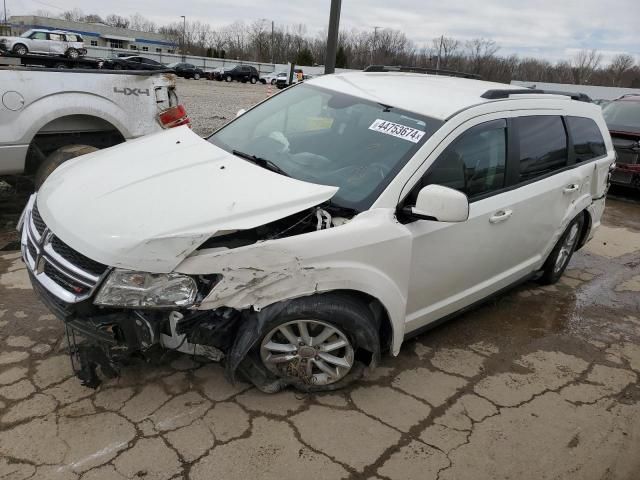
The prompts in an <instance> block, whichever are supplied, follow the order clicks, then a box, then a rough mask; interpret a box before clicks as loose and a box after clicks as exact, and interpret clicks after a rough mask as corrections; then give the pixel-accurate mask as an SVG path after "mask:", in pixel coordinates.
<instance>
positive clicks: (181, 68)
mask: <svg viewBox="0 0 640 480" xmlns="http://www.w3.org/2000/svg"><path fill="white" fill-rule="evenodd" d="M167 68H170V69H171V70H173V71H174V72H175V74H176V75H178V76H179V77H182V78H193V79H194V80H200V77H202V76H204V70H202V69H201V68H200V67H196V66H195V65H192V64H191V63H182V62H177V63H170V64H169V65H167Z"/></svg>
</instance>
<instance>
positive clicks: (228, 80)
mask: <svg viewBox="0 0 640 480" xmlns="http://www.w3.org/2000/svg"><path fill="white" fill-rule="evenodd" d="M225 81H227V82H232V81H233V78H231V75H227V76H226V77H225Z"/></svg>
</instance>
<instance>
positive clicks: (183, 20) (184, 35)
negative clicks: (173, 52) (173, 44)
mask: <svg viewBox="0 0 640 480" xmlns="http://www.w3.org/2000/svg"><path fill="white" fill-rule="evenodd" d="M180 17H182V61H183V62H184V61H185V59H186V52H185V43H184V40H185V37H186V34H187V17H185V16H184V15H180Z"/></svg>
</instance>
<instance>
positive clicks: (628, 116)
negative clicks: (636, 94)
mask: <svg viewBox="0 0 640 480" xmlns="http://www.w3.org/2000/svg"><path fill="white" fill-rule="evenodd" d="M602 114H603V115H604V120H605V122H607V127H609V130H617V131H621V132H640V102H636V101H619V102H611V103H609V104H608V105H606V106H605V107H603V108H602Z"/></svg>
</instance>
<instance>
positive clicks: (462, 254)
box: [406, 119, 531, 332]
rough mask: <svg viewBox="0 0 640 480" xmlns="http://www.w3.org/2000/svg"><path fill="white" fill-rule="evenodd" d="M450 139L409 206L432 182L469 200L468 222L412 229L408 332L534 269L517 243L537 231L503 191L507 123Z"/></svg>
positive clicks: (499, 121)
mask: <svg viewBox="0 0 640 480" xmlns="http://www.w3.org/2000/svg"><path fill="white" fill-rule="evenodd" d="M476 122H480V121H479V120H476ZM461 128H462V129H463V128H464V127H461ZM452 136H454V138H453V140H452V141H451V142H450V143H449V144H448V146H447V147H446V148H444V150H440V152H441V153H437V152H434V154H436V155H438V156H437V158H436V160H435V161H434V162H433V164H432V165H431V167H430V168H429V169H428V170H427V172H426V173H425V175H424V176H423V177H422V179H421V180H420V181H419V182H418V185H416V187H414V189H413V190H412V192H411V193H410V194H409V197H408V199H407V201H406V202H414V203H415V197H416V196H417V192H418V191H419V190H420V189H421V188H422V187H423V186H426V185H429V184H438V185H443V186H447V187H451V188H455V189H457V190H460V191H462V192H464V193H466V194H467V196H468V198H469V201H470V209H469V219H468V220H467V221H465V222H461V223H446V222H436V221H428V220H418V221H414V222H412V223H409V224H408V225H407V228H408V229H409V231H410V232H411V235H412V237H413V247H412V253H411V274H410V283H409V292H408V299H407V325H406V331H407V332H410V331H412V330H415V329H417V328H420V327H422V326H424V325H427V324H429V323H431V322H433V321H435V320H437V319H439V318H442V317H444V316H446V315H448V314H451V313H454V312H456V311H458V310H460V309H461V308H464V307H466V306H468V305H470V304H473V303H475V302H476V301H479V300H481V299H482V298H484V297H486V296H488V295H490V294H491V293H494V292H496V291H498V290H500V289H501V288H504V287H506V286H508V285H510V284H511V283H513V282H514V281H515V280H517V279H518V278H520V277H521V276H523V272H525V271H526V270H527V269H528V268H530V266H529V265H527V264H526V261H525V259H526V257H527V255H526V252H523V251H520V249H519V247H518V238H519V237H520V236H521V235H526V234H527V233H528V231H529V229H531V226H530V225H527V219H526V218H523V217H522V216H521V215H520V212H518V211H517V209H516V207H515V205H516V203H517V191H516V192H514V191H513V190H512V191H507V189H506V188H505V186H506V185H507V182H506V179H507V178H508V177H507V168H508V167H507V150H508V148H507V147H508V135H507V121H506V120H505V119H497V120H491V121H485V122H481V123H479V124H475V125H472V126H470V127H467V129H466V130H465V131H464V133H461V134H458V135H457V136H455V134H454V135H452ZM412 197H413V198H412ZM407 204H409V203H407ZM523 262H524V263H523Z"/></svg>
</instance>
